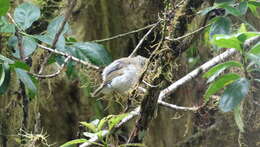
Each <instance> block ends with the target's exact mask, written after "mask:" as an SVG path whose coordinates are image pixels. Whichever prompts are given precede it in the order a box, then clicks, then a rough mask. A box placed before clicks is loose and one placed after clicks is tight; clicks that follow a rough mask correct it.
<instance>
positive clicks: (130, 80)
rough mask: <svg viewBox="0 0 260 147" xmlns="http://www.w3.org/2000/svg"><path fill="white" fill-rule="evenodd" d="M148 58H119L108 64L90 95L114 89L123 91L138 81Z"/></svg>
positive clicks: (107, 92)
mask: <svg viewBox="0 0 260 147" xmlns="http://www.w3.org/2000/svg"><path fill="white" fill-rule="evenodd" d="M147 60H148V59H147V58H145V57H142V56H136V57H132V58H128V57H125V58H120V59H118V60H115V61H114V62H112V63H111V64H109V65H108V66H107V67H106V68H105V69H104V70H103V72H102V80H103V82H102V84H101V85H100V86H99V87H98V88H97V89H96V90H95V92H94V93H93V94H92V96H98V95H99V94H100V93H103V94H109V93H112V92H114V91H116V92H119V93H125V92H127V91H128V90H130V89H131V88H133V86H134V85H135V84H136V83H137V82H138V80H139V78H140V76H141V74H142V71H143V70H144V66H145V63H146V61H147Z"/></svg>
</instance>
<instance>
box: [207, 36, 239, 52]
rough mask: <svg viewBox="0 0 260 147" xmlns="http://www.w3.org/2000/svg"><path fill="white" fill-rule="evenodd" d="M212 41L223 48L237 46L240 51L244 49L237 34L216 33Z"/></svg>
mask: <svg viewBox="0 0 260 147" xmlns="http://www.w3.org/2000/svg"><path fill="white" fill-rule="evenodd" d="M211 43H212V44H214V45H217V46H218V47H222V48H235V49H237V50H239V51H241V50H242V48H241V46H240V41H239V40H238V39H237V36H236V35H214V37H213V39H212V40H211Z"/></svg>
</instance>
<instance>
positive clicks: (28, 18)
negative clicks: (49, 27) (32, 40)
mask: <svg viewBox="0 0 260 147" xmlns="http://www.w3.org/2000/svg"><path fill="white" fill-rule="evenodd" d="M40 15H41V12H40V9H39V8H38V7H36V6H35V5H33V4H30V3H23V4H21V5H19V6H18V7H17V8H16V9H15V10H14V20H15V22H16V23H17V24H18V25H19V26H20V27H21V28H22V29H23V30H26V29H28V28H29V27H30V26H31V25H32V23H33V22H34V21H36V20H37V19H39V18H40Z"/></svg>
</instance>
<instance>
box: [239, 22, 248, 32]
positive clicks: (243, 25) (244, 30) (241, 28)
mask: <svg viewBox="0 0 260 147" xmlns="http://www.w3.org/2000/svg"><path fill="white" fill-rule="evenodd" d="M245 32H247V29H246V25H245V24H244V23H242V24H241V25H240V27H239V29H238V33H245Z"/></svg>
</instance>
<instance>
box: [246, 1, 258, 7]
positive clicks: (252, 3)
mask: <svg viewBox="0 0 260 147" xmlns="http://www.w3.org/2000/svg"><path fill="white" fill-rule="evenodd" d="M248 3H249V4H251V5H254V6H256V7H260V2H257V1H249V2H248Z"/></svg>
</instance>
